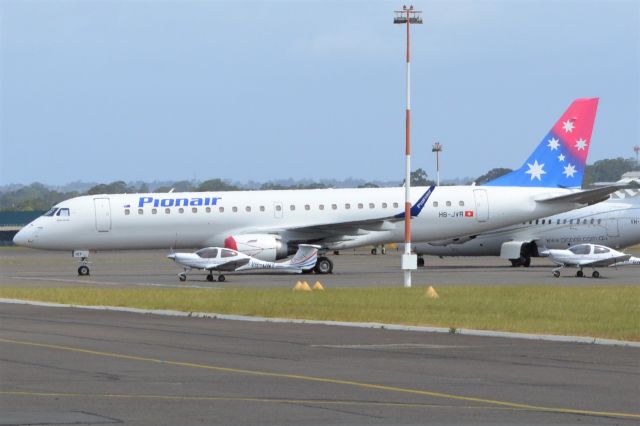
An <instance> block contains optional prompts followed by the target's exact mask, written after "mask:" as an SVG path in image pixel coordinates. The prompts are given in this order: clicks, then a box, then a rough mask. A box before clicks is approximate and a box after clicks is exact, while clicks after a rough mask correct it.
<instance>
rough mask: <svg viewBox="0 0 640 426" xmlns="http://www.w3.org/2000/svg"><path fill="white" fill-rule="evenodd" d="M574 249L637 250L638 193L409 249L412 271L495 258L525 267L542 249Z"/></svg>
mask: <svg viewBox="0 0 640 426" xmlns="http://www.w3.org/2000/svg"><path fill="white" fill-rule="evenodd" d="M580 243H592V244H596V243H597V244H603V245H606V246H609V247H613V248H615V249H621V248H626V247H631V246H634V245H636V244H640V191H638V190H632V189H627V190H621V191H618V192H616V193H615V194H613V197H612V198H611V199H609V200H607V201H604V202H602V203H598V204H596V205H593V206H588V207H584V208H581V209H577V210H573V211H570V212H566V213H561V214H558V215H554V216H550V217H546V218H542V219H535V220H529V221H526V222H521V223H519V224H517V225H512V226H508V227H506V228H501V229H496V230H493V231H489V232H485V233H482V234H479V235H470V236H459V237H456V238H451V239H448V240H441V241H431V242H429V243H415V244H413V249H414V251H415V253H416V254H417V255H418V256H419V257H418V265H419V266H423V265H424V258H423V257H422V256H424V255H429V256H440V257H444V256H501V257H502V258H503V259H508V260H509V261H511V264H512V266H529V265H530V264H531V258H532V257H543V256H544V254H543V253H545V252H546V250H548V249H564V248H568V247H571V246H572V245H576V244H580Z"/></svg>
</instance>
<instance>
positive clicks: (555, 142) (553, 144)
mask: <svg viewBox="0 0 640 426" xmlns="http://www.w3.org/2000/svg"><path fill="white" fill-rule="evenodd" d="M547 146H548V147H549V148H551V151H555V150H556V149H558V147H559V146H560V141H559V140H558V139H556V138H551V139H549V143H548V144H547Z"/></svg>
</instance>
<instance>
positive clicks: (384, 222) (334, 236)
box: [246, 185, 435, 243]
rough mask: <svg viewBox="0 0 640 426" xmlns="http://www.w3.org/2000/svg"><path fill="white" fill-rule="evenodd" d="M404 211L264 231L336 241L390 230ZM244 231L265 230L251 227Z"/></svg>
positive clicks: (420, 202)
mask: <svg viewBox="0 0 640 426" xmlns="http://www.w3.org/2000/svg"><path fill="white" fill-rule="evenodd" d="M434 189H435V185H432V186H430V187H429V188H428V189H427V190H426V191H425V193H424V194H423V195H422V196H421V197H420V199H419V200H418V201H417V202H416V203H415V204H414V205H413V206H412V207H411V217H416V216H418V215H419V214H420V212H421V211H422V209H423V207H424V206H425V205H426V204H427V201H428V199H429V197H430V196H431V194H432V193H433V191H434ZM404 215H405V214H404V212H402V213H398V214H395V215H392V216H385V217H380V218H375V219H366V220H356V221H349V222H341V223H336V222H331V223H326V224H322V223H320V224H314V225H305V226H298V227H295V226H293V227H292V226H289V227H287V228H280V229H273V228H271V229H269V230H266V232H269V233H280V234H287V235H288V236H289V239H291V240H299V241H305V242H317V241H323V242H326V243H328V242H336V241H346V240H353V239H356V238H359V237H361V236H363V235H367V234H369V233H372V232H381V231H390V230H393V229H395V226H396V225H395V223H396V222H400V221H403V220H404ZM246 232H265V230H260V229H252V230H247V231H246Z"/></svg>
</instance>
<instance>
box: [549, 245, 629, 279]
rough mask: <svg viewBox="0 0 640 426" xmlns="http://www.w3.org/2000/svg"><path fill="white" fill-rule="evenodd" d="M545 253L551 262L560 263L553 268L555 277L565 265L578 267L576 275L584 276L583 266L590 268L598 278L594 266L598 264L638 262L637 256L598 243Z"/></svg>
mask: <svg viewBox="0 0 640 426" xmlns="http://www.w3.org/2000/svg"><path fill="white" fill-rule="evenodd" d="M547 254H548V255H549V257H550V258H551V260H552V261H553V263H555V264H556V265H560V266H559V267H557V268H555V269H554V270H553V276H554V277H556V278H558V277H559V276H560V270H561V269H562V268H564V267H565V266H573V267H576V268H580V269H579V270H578V272H576V277H583V276H584V272H582V269H583V268H592V269H593V272H592V274H591V276H592V277H593V278H598V277H600V272H598V271H596V270H595V268H597V267H599V266H613V265H616V264H621V263H623V262H629V263H631V264H637V263H640V259H638V258H635V257H632V256H631V255H629V254H625V253H622V252H619V251H617V250H613V249H611V248H609V247H605V246H601V245H598V244H578V245H577V246H573V247H569V248H568V249H566V250H553V249H552V250H548V253H547Z"/></svg>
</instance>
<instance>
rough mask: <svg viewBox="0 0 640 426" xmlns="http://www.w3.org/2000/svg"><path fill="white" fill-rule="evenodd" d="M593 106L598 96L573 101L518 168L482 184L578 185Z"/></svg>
mask: <svg viewBox="0 0 640 426" xmlns="http://www.w3.org/2000/svg"><path fill="white" fill-rule="evenodd" d="M597 109H598V98H591V99H576V100H575V101H573V103H572V104H571V106H570V107H569V108H568V109H567V110H566V111H565V113H564V114H562V117H560V119H559V120H558V121H557V122H556V124H555V125H554V126H553V127H552V128H551V130H550V131H549V133H547V135H546V136H545V137H544V139H542V142H540V144H539V145H538V147H537V148H536V150H535V151H534V152H533V154H531V156H530V157H529V158H528V159H527V161H525V163H524V164H523V165H522V167H520V168H519V169H517V170H514V171H513V172H511V173H508V174H506V175H504V176H501V177H499V178H497V179H494V180H492V181H489V182H487V183H485V184H484V185H488V186H540V187H553V188H557V187H561V188H580V187H581V186H582V177H583V174H584V168H585V165H586V163H587V155H588V154H589V146H590V145H591V132H592V131H593V122H594V121H595V118H596V110H597Z"/></svg>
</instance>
